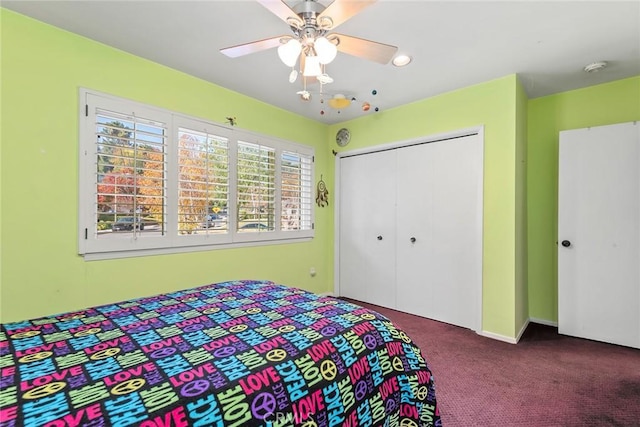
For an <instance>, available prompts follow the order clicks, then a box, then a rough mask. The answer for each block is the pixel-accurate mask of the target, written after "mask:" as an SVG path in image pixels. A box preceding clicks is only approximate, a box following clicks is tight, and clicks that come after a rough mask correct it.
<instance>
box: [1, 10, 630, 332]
mask: <svg viewBox="0 0 640 427" xmlns="http://www.w3.org/2000/svg"><path fill="white" fill-rule="evenodd" d="M0 19H1V21H0V24H1V27H2V29H1V31H2V33H1V36H2V40H1V43H2V45H1V48H2V57H1V60H2V66H1V68H0V77H1V79H0V85H1V87H0V90H1V94H2V97H1V102H0V112H1V114H2V121H1V123H0V144H1V145H0V166H1V168H0V195H1V198H0V251H1V257H0V286H1V293H0V297H1V301H0V319H1V320H2V321H3V322H5V321H13V320H20V319H24V318H30V317H35V316H40V315H47V314H52V313H55V312H62V311H67V310H73V309H78V308H82V307H86V306H90V305H95V304H103V303H109V302H114V301H118V300H123V299H127V298H131V297H139V296H143V295H151V294H156V293H159V292H165V291H171V290H176V289H182V288H185V287H191V286H196V285H198V284H205V283H210V282H215V281H221V280H228V279H240V278H266V279H271V280H275V281H279V282H281V283H285V284H289V285H293V286H299V287H302V288H305V289H308V290H311V291H316V292H330V291H331V290H332V289H333V274H334V273H333V269H334V266H333V262H334V259H333V249H334V246H333V245H334V241H333V236H334V231H333V224H334V223H333V221H334V212H333V203H332V204H331V205H330V207H329V208H316V237H315V238H314V239H313V241H311V242H305V243H297V244H283V245H275V246H261V247H254V248H237V249H226V250H213V251H203V252H195V253H185V254H176V255H163V256H153V257H139V258H130V259H118V260H105V261H92V262H85V261H84V260H83V259H82V258H81V257H80V256H78V255H77V237H76V233H77V206H78V194H77V193H78V191H77V186H78V185H77V180H78V167H77V162H78V160H77V156H78V153H77V144H78V140H77V139H78V89H79V88H80V87H86V88H89V89H94V90H98V91H102V92H106V93H110V94H113V95H116V96H121V97H125V98H130V99H133V100H136V101H140V102H144V103H148V104H152V105H157V106H160V107H164V108H167V109H171V110H175V111H180V112H183V113H186V114H190V115H193V116H197V117H203V118H206V119H209V120H212V121H214V122H218V123H223V122H224V121H225V117H226V116H230V115H233V116H236V117H237V119H238V124H239V127H242V128H244V129H248V130H251V131H254V132H259V133H263V134H267V135H273V136H276V137H279V138H283V139H287V140H291V141H296V142H301V143H305V144H309V145H311V146H314V147H315V148H316V180H317V179H319V177H320V175H321V174H322V175H323V178H324V180H325V181H326V182H327V185H328V189H329V191H330V196H329V197H330V201H331V202H333V196H334V195H335V189H334V173H335V159H334V157H333V155H332V153H331V150H333V149H335V150H344V149H339V148H337V147H336V145H335V143H334V142H333V141H334V135H335V132H336V131H337V129H338V128H340V127H343V126H347V127H349V128H350V129H351V131H352V141H351V143H350V145H349V146H348V147H347V148H346V149H348V150H353V149H357V148H364V147H369V146H374V145H378V144H383V143H389V142H394V141H401V140H407V139H413V138H416V137H419V136H428V135H434V134H438V133H444V132H450V131H455V130H458V129H463V128H469V127H474V126H479V125H483V126H484V129H485V147H484V148H485V151H484V156H485V158H484V162H485V172H484V196H485V199H484V224H483V236H484V237H483V239H484V240H483V251H484V259H483V292H482V297H483V312H482V314H483V315H482V319H483V325H482V329H483V331H485V332H488V333H491V334H497V335H501V336H503V337H510V338H515V337H516V336H517V334H518V333H519V332H520V330H521V328H522V326H523V325H524V323H525V322H526V320H527V318H529V316H530V317H532V318H534V319H536V320H545V321H549V322H555V321H557V308H556V306H557V278H556V246H555V241H556V232H557V222H556V212H557V203H556V198H557V173H558V172H557V168H558V166H557V140H558V132H559V131H560V130H564V129H571V128H580V127H586V126H596V125H602V124H611V123H618V122H625V121H632V120H638V119H640V76H638V77H634V78H631V79H625V80H620V81H617V82H613V83H609V84H604V85H598V86H593V87H590V88H586V89H581V90H576V91H570V92H565V93H561V94H557V95H552V96H548V97H543V98H538V99H532V100H528V99H527V97H526V94H525V92H524V89H523V87H522V85H521V84H520V82H519V81H518V78H517V77H516V76H515V75H511V76H506V77H504V78H501V79H497V80H493V81H489V82H485V83H482V84H479V85H475V86H472V87H468V88H464V89H460V90H457V91H453V92H449V93H446V94H443V95H440V96H435V97H433V98H429V99H425V100H422V101H419V102H416V103H412V104H409V105H405V106H402V107H398V108H395V109H392V110H388V111H382V112H379V113H372V114H369V115H367V116H364V117H361V118H359V119H356V120H352V121H350V122H346V123H341V124H337V125H332V126H326V125H323V124H321V123H318V122H315V121H313V120H309V119H306V118H303V117H301V116H297V115H294V114H291V113H288V112H285V111H283V110H280V109H277V108H274V107H271V106H269V105H267V104H264V103H261V102H259V101H256V100H254V99H251V98H248V97H245V96H242V95H239V94H238V93H235V92H232V91H229V90H227V89H224V88H222V87H219V86H216V85H213V84H210V83H207V82H205V81H202V80H199V79H197V78H194V77H191V76H188V75H186V74H183V73H180V72H177V71H175V70H172V69H169V68H166V67H163V66H160V65H158V64H155V63H152V62H150V61H146V60H144V59H141V58H139V57H136V56H133V55H130V54H127V53H125V52H122V51H119V50H116V49H113V48H110V47H108V46H105V45H102V44H99V43H96V42H94V41H91V40H88V39H85V38H82V37H79V36H77V35H74V34H71V33H68V32H65V31H62V30H60V29H57V28H54V27H51V26H48V25H46V24H43V23H40V22H38V21H34V20H32V19H30V18H27V17H24V16H22V15H19V14H16V13H13V12H10V11H7V10H6V9H0ZM282 123H286V126H282ZM525 177H526V179H525ZM310 267H315V269H316V271H317V275H316V276H315V277H313V278H312V277H310V275H309V268H310ZM132 284H133V286H132Z"/></svg>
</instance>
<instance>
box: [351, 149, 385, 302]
mask: <svg viewBox="0 0 640 427" xmlns="http://www.w3.org/2000/svg"><path fill="white" fill-rule="evenodd" d="M395 159H396V153H395V151H385V152H379V153H372V154H367V155H361V156H352V157H344V158H342V159H341V160H340V225H339V227H340V231H339V233H340V246H339V251H340V273H339V281H340V282H339V285H340V294H341V295H342V296H345V297H348V298H353V299H356V300H360V301H365V302H368V303H371V304H376V305H380V306H384V307H390V308H395V268H396V267H395V262H396V258H395V241H396V214H395V192H396V188H395V182H396V171H395V163H396V160H395Z"/></svg>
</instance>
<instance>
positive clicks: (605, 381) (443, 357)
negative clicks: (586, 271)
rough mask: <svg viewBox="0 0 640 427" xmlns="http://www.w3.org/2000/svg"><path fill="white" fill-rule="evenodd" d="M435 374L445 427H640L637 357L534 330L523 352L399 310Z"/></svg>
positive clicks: (394, 315)
mask: <svg viewBox="0 0 640 427" xmlns="http://www.w3.org/2000/svg"><path fill="white" fill-rule="evenodd" d="M353 302H355V303H357V304H360V305H362V306H365V307H368V308H372V309H374V310H376V311H378V312H380V313H382V314H384V315H385V316H387V317H389V319H391V320H392V321H393V322H395V323H396V324H397V325H398V326H400V327H401V328H402V329H403V330H404V331H405V332H406V333H407V334H408V335H409V336H410V337H411V338H412V339H413V341H414V342H416V343H417V344H418V345H419V346H420V348H421V349H422V352H423V355H424V356H425V357H426V359H427V363H428V364H429V366H430V368H431V369H432V371H433V374H434V378H435V385H436V397H437V399H438V405H439V407H440V413H441V415H442V422H443V426H445V427H457V426H459V427H470V426H507V427H508V426H531V427H548V426H566V427H573V426H576V427H578V426H580V427H582V426H600V427H609V426H612V427H618V426H624V427H630V426H640V350H637V349H632V348H627V347H621V346H616V345H611V344H605V343H600V342H595V341H590V340H585V339H580V338H573V337H567V336H564V335H559V334H558V331H557V328H553V327H550V326H543V325H539V324H530V325H529V327H528V328H527V330H526V332H525V333H524V335H523V337H522V338H521V340H520V342H519V343H518V344H508V343H504V342H501V341H496V340H493V339H491V338H485V337H482V336H480V335H477V334H476V333H475V332H473V331H471V330H469V329H464V328H460V327H457V326H452V325H449V324H446V323H441V322H437V321H433V320H429V319H425V318H422V317H418V316H413V315H410V314H406V313H401V312H398V311H395V310H390V309H386V308H383V307H378V306H374V305H370V304H366V303H361V302H357V301H353Z"/></svg>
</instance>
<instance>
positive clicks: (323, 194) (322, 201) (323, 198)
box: [316, 175, 329, 208]
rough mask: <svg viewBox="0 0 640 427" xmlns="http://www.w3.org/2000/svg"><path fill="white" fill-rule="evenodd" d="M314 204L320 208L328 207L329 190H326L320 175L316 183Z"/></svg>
mask: <svg viewBox="0 0 640 427" xmlns="http://www.w3.org/2000/svg"><path fill="white" fill-rule="evenodd" d="M316 203H317V204H318V206H319V207H321V208H324V207H325V206H329V190H327V184H325V183H324V181H323V180H322V175H320V181H318V190H317V195H316Z"/></svg>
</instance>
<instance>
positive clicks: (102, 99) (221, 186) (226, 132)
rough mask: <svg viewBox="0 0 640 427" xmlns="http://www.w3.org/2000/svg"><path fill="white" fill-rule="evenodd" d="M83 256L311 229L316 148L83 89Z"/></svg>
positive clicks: (257, 239)
mask: <svg viewBox="0 0 640 427" xmlns="http://www.w3.org/2000/svg"><path fill="white" fill-rule="evenodd" d="M81 106H82V108H81V110H82V111H81V115H80V165H79V166H80V180H79V189H80V194H79V200H80V206H79V218H80V220H79V252H80V254H82V255H84V256H85V258H86V259H100V258H114V257H126V256H137V255H147V254H158V253H172V252H184V251H193V250H203V249H212V248H218V247H232V246H237V245H243V246H246V245H252V244H265V243H278V242H287V241H295V239H306V238H311V237H313V228H314V227H313V209H312V207H313V206H312V176H313V148H311V147H308V146H304V145H299V144H295V143H291V142H287V141H282V140H278V139H274V138H271V137H266V136H262V135H256V134H253V133H250V132H247V131H242V130H239V129H236V128H229V127H226V126H222V125H219V124H215V123H211V122H206V121H202V120H199V119H196V118H191V117H186V116H184V115H181V114H178V113H174V112H171V111H167V110H163V109H159V108H154V107H151V106H147V105H142V104H139V103H136V102H132V101H128V100H124V99H118V98H115V97H112V96H109V95H104V94H99V93H96V92H91V91H87V90H82V91H81Z"/></svg>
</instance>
